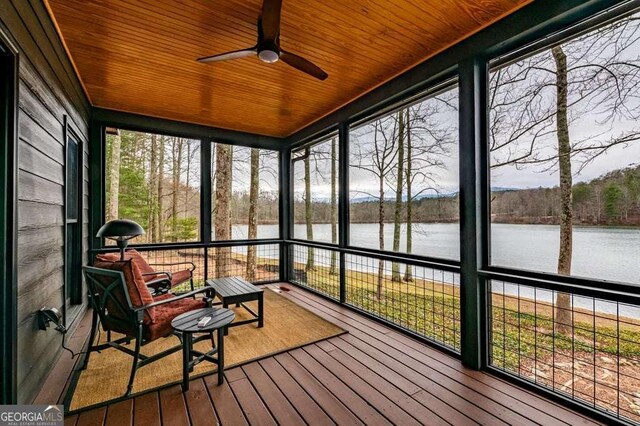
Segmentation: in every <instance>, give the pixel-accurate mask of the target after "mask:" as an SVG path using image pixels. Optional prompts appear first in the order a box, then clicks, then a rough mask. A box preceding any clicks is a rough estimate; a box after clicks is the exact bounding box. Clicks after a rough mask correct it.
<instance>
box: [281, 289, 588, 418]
mask: <svg viewBox="0 0 640 426" xmlns="http://www.w3.org/2000/svg"><path fill="white" fill-rule="evenodd" d="M284 296H285V297H286V296H293V297H294V298H295V299H296V302H297V303H300V304H301V305H303V306H305V307H307V308H308V309H310V310H312V311H313V309H311V308H310V307H312V306H314V307H316V308H318V307H320V309H327V310H328V311H332V312H333V313H334V314H331V315H332V316H334V317H336V316H335V315H336V314H337V318H339V319H345V318H349V322H350V325H351V326H355V327H356V328H358V329H359V330H362V331H363V332H365V333H367V334H369V335H370V336H372V337H374V338H379V336H377V335H376V333H375V332H374V331H375V329H376V328H375V327H374V326H379V324H378V323H376V322H374V321H373V320H371V319H369V318H366V317H364V316H362V315H360V314H358V313H356V312H354V311H351V310H349V309H347V308H345V307H342V306H340V305H338V304H336V303H333V302H330V301H327V300H325V299H323V298H320V297H318V296H316V295H314V294H312V293H310V292H307V291H304V290H302V289H300V288H296V287H294V288H293V289H292V291H291V292H288V293H287V294H285V295H284ZM299 296H301V297H302V299H299V298H298V297H299ZM329 320H331V319H329ZM351 321H353V322H351ZM358 324H360V325H358ZM347 329H350V327H349V326H347ZM384 335H385V336H386V339H385V340H386V341H389V339H390V344H391V345H392V346H394V347H401V348H402V351H403V352H404V353H405V354H406V355H409V356H411V357H414V358H415V359H418V360H419V361H421V362H426V363H428V364H434V361H435V362H436V363H438V364H440V363H441V364H444V365H445V366H447V367H450V368H453V369H454V370H456V372H460V373H462V374H464V375H466V376H469V377H470V378H472V379H474V380H477V381H479V382H482V383H484V384H486V385H488V386H491V387H493V388H494V389H496V390H498V391H500V392H502V393H503V394H504V395H506V396H507V397H508V398H515V399H518V400H519V401H521V402H523V403H524V404H526V405H529V406H530V407H531V408H533V409H534V410H535V411H537V412H538V413H540V412H542V413H543V416H544V415H545V414H544V413H553V416H551V419H548V420H550V421H551V424H555V423H557V421H558V420H559V421H561V422H565V423H567V424H583V425H593V424H599V423H597V422H595V421H594V420H593V419H591V418H589V417H587V416H585V415H582V414H580V413H577V412H575V411H573V410H571V409H568V408H566V407H564V406H562V405H560V404H558V403H555V402H553V401H550V400H548V399H546V398H544V397H542V396H540V395H538V394H536V393H534V392H530V391H528V390H526V389H522V388H520V387H517V386H514V385H513V384H511V383H508V382H505V381H504V380H502V379H500V378H497V377H495V376H492V375H490V374H487V373H485V372H481V371H476V370H471V369H468V368H465V367H464V366H462V364H461V363H460V361H459V360H458V359H456V358H453V357H451V356H449V355H447V354H446V353H444V352H441V351H439V350H437V349H435V348H432V347H430V346H428V345H425V344H423V343H421V342H419V341H417V340H415V339H412V338H411V337H409V336H406V335H404V334H402V333H400V332H398V331H395V330H392V329H388V332H387V333H384ZM456 374H457V373H456Z"/></svg>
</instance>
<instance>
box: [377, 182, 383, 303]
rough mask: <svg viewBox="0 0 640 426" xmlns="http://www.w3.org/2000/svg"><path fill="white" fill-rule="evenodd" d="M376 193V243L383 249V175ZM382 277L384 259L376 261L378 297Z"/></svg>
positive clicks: (379, 295)
mask: <svg viewBox="0 0 640 426" xmlns="http://www.w3.org/2000/svg"><path fill="white" fill-rule="evenodd" d="M378 185H379V186H378V195H379V196H380V199H379V201H378V245H379V246H380V250H384V176H383V175H380V176H379V178H378ZM383 277H384V260H382V259H380V260H379V261H378V286H377V296H378V299H380V298H381V297H382V287H383V286H382V284H383Z"/></svg>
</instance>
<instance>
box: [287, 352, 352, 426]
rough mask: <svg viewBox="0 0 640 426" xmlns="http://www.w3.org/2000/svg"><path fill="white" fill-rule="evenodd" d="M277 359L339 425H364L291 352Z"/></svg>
mask: <svg viewBox="0 0 640 426" xmlns="http://www.w3.org/2000/svg"><path fill="white" fill-rule="evenodd" d="M275 360H276V361H278V363H279V364H280V365H282V367H283V368H284V369H285V370H287V372H288V373H289V374H290V375H291V377H293V379H294V380H295V381H296V382H298V384H299V385H300V386H301V387H302V388H303V389H304V390H305V391H306V392H307V393H308V394H309V396H311V398H313V400H314V401H316V403H317V404H318V405H319V406H320V407H322V408H323V409H324V411H325V412H326V413H327V415H329V417H331V419H332V420H333V421H334V422H335V423H336V424H338V425H362V424H363V423H362V422H361V421H360V420H359V419H358V418H357V417H356V416H355V415H354V414H353V413H352V412H351V411H349V409H348V408H347V407H345V405H344V404H343V403H342V402H341V401H340V400H339V399H338V398H336V397H335V396H334V395H333V394H332V393H331V392H330V391H329V390H328V389H327V388H326V387H324V386H323V384H322V383H320V382H319V381H318V380H317V379H316V378H315V377H314V376H313V375H312V374H311V373H309V372H308V371H307V370H306V369H305V368H304V367H303V366H302V365H300V364H299V363H298V362H297V361H296V360H295V359H293V357H292V356H291V354H289V353H286V352H285V353H283V354H280V355H277V356H276V357H275Z"/></svg>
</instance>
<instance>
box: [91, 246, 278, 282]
mask: <svg viewBox="0 0 640 426" xmlns="http://www.w3.org/2000/svg"><path fill="white" fill-rule="evenodd" d="M282 244H283V242H282V240H239V241H217V242H211V243H184V244H181V243H169V244H144V245H143V244H137V245H131V246H130V248H132V249H136V250H137V251H139V252H140V254H141V255H142V256H143V257H144V258H145V260H147V262H149V263H150V264H154V265H158V266H153V267H154V268H155V269H159V270H164V271H169V272H177V271H179V270H181V269H185V265H184V264H180V263H181V262H190V263H193V265H194V267H195V269H194V271H193V280H194V287H196V288H198V287H202V286H204V284H205V282H206V280H209V279H215V278H221V277H230V276H239V277H242V278H244V279H246V280H247V281H250V282H252V283H254V284H267V283H274V282H278V281H280V251H281V246H282ZM114 251H117V249H116V248H115V247H113V248H112V247H105V248H102V249H99V250H94V251H93V252H94V254H97V253H106V252H114ZM251 259H253V260H251ZM172 264H175V265H172ZM159 265H168V266H164V267H163V266H159ZM178 290H180V289H178Z"/></svg>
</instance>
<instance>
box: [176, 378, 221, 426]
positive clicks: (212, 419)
mask: <svg viewBox="0 0 640 426" xmlns="http://www.w3.org/2000/svg"><path fill="white" fill-rule="evenodd" d="M184 397H185V400H186V403H187V410H188V411H189V419H190V420H191V425H192V426H208V425H211V424H216V423H218V417H217V416H216V412H215V410H214V409H213V404H212V402H211V398H209V392H207V387H206V386H205V384H204V380H202V379H196V380H192V381H191V383H190V384H189V391H188V392H186V393H185V395H184Z"/></svg>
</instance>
